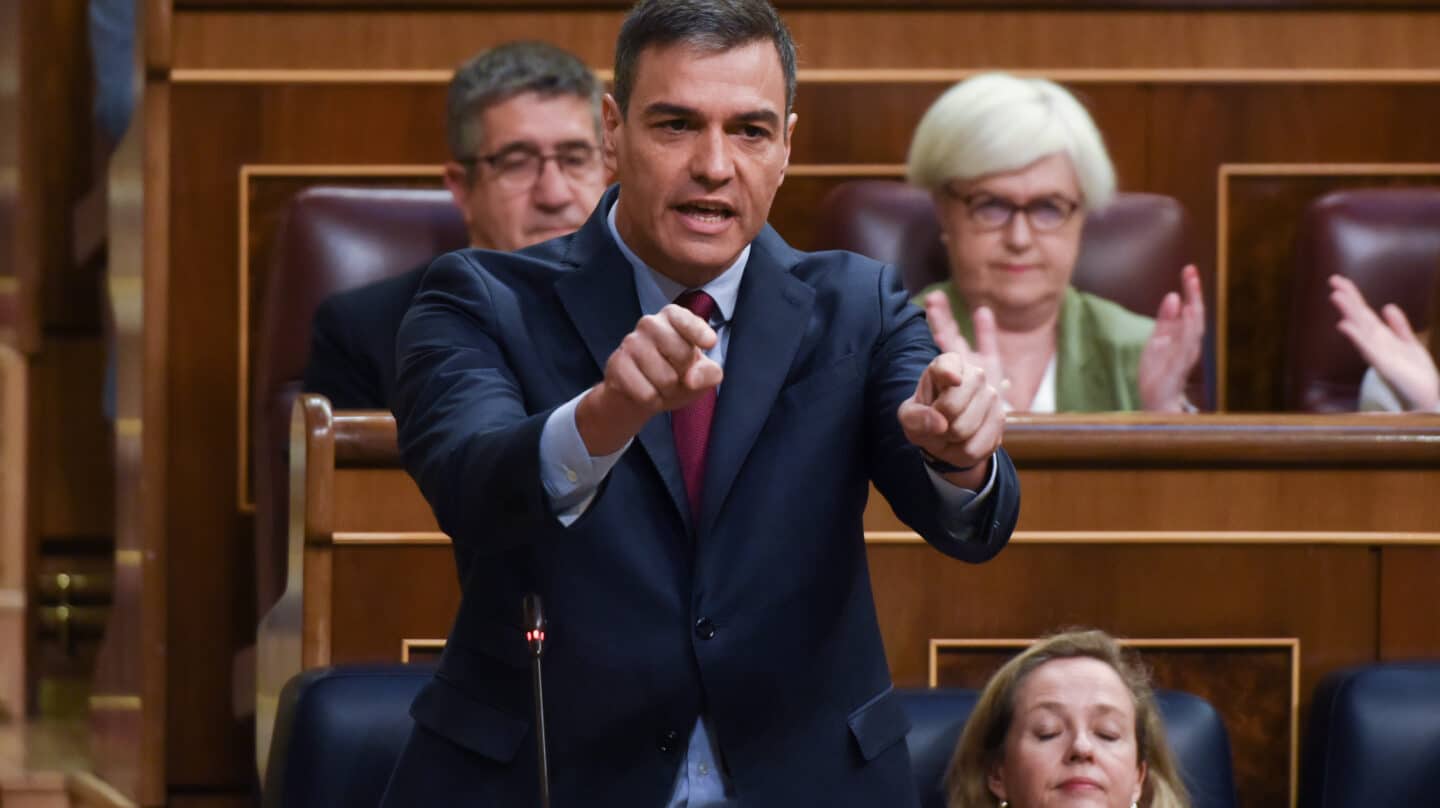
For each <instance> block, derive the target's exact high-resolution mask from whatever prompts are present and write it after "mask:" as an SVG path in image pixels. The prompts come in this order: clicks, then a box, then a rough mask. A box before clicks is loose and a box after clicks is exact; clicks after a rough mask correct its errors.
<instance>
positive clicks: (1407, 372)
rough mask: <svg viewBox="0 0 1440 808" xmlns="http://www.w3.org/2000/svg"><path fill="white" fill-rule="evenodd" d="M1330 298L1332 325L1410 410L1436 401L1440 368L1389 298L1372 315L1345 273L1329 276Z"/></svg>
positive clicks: (1439, 392)
mask: <svg viewBox="0 0 1440 808" xmlns="http://www.w3.org/2000/svg"><path fill="white" fill-rule="evenodd" d="M1330 302H1331V303H1334V304H1335V308H1337V309H1339V310H1340V322H1339V323H1338V324H1337V325H1336V326H1335V328H1336V329H1337V330H1338V331H1339V332H1340V333H1341V334H1344V335H1345V336H1346V337H1347V338H1349V340H1350V342H1351V343H1353V344H1354V345H1355V349H1356V350H1358V351H1359V352H1360V355H1361V356H1363V357H1365V361H1366V362H1368V363H1370V367H1372V368H1375V372H1376V373H1379V374H1380V377H1381V378H1383V379H1384V380H1385V383H1386V384H1388V385H1390V389H1391V390H1394V391H1395V394H1396V395H1398V396H1399V397H1400V400H1401V401H1402V402H1404V404H1405V408H1406V409H1410V410H1434V409H1435V408H1436V406H1437V405H1440V372H1437V371H1436V369H1435V360H1434V359H1433V358H1431V356H1430V351H1429V350H1428V349H1427V348H1426V347H1425V343H1423V342H1421V341H1420V338H1419V337H1417V336H1416V335H1415V330H1414V329H1413V328H1411V327H1410V321H1409V320H1408V319H1406V317H1405V312H1403V311H1401V310H1400V307H1399V306H1397V305H1395V304H1394V303H1388V304H1386V305H1385V306H1384V307H1383V308H1382V309H1381V310H1380V314H1379V315H1377V314H1376V313H1375V310H1374V309H1372V308H1370V305H1369V304H1368V303H1366V302H1365V296H1364V295H1362V294H1360V289H1359V288H1358V287H1356V286H1355V284H1354V282H1352V281H1351V280H1350V279H1349V278H1345V277H1341V276H1339V275H1331V276H1330Z"/></svg>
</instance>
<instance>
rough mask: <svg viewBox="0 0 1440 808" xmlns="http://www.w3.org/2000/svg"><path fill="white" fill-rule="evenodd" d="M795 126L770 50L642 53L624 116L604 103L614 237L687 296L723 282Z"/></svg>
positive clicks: (760, 213) (776, 183)
mask: <svg viewBox="0 0 1440 808" xmlns="http://www.w3.org/2000/svg"><path fill="white" fill-rule="evenodd" d="M794 128H795V116H794V115H791V116H789V119H788V120H787V119H786V118H785V74H784V71H783V70H782V69H781V66H780V56H779V54H778V53H777V52H776V50H775V45H774V44H773V43H771V42H770V41H768V40H757V41H755V42H751V43H749V44H746V45H741V46H739V47H736V48H732V49H730V50H726V51H706V50H701V49H697V48H695V47H693V46H690V45H687V44H683V43H682V44H675V45H666V46H660V47H652V48H647V49H646V50H644V51H642V52H641V54H640V58H639V59H638V61H637V63H636V70H635V85H634V89H633V90H632V92H631V94H630V104H629V109H628V110H627V112H626V113H625V114H624V115H622V114H621V113H620V108H619V106H618V105H617V104H616V103H615V99H614V98H613V97H611V96H608V95H607V96H606V97H605V133H606V156H607V158H608V159H609V160H611V161H612V162H613V167H614V170H615V174H616V178H617V179H618V180H619V181H620V203H619V210H618V211H617V212H616V227H617V228H618V229H619V231H620V236H621V238H623V239H624V240H625V243H626V244H627V245H629V247H630V248H631V249H633V250H634V251H635V253H636V254H637V255H639V256H640V258H641V259H643V260H644V261H645V263H647V264H649V265H650V266H651V267H653V268H654V269H655V270H656V271H658V272H661V273H662V274H664V275H666V276H668V277H670V278H672V279H674V280H675V281H677V282H679V283H683V284H685V285H686V286H690V287H697V286H701V285H703V284H704V283H706V282H707V281H709V280H711V279H712V278H714V277H715V276H717V275H719V274H720V273H721V272H723V271H725V269H726V268H728V267H729V266H730V265H731V264H732V263H734V261H735V259H736V257H737V256H739V254H740V251H741V250H743V249H744V248H745V245H747V244H749V243H750V242H751V241H752V240H754V238H755V236H756V235H757V234H758V233H759V232H760V229H761V228H762V227H764V225H765V220H766V217H768V216H769V215H770V204H771V202H773V201H774V199H775V191H776V190H777V189H778V188H779V187H780V183H781V182H782V181H783V180H784V179H785V167H786V166H787V165H788V164H789V162H790V135H791V133H792V132H793V130H794Z"/></svg>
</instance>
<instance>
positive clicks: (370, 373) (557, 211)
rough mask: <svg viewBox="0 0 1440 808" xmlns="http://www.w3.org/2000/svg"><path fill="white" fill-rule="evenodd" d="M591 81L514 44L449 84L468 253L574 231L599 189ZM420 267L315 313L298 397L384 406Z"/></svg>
mask: <svg viewBox="0 0 1440 808" xmlns="http://www.w3.org/2000/svg"><path fill="white" fill-rule="evenodd" d="M600 95H601V86H600V82H599V81H598V80H597V79H596V78H595V75H594V74H593V73H592V72H590V69H589V68H587V67H586V66H585V65H584V63H582V62H581V61H580V60H579V59H578V58H576V57H575V56H574V55H573V54H571V53H569V52H568V51H565V50H562V49H560V48H557V47H555V46H553V45H548V44H545V43H542V42H512V43H508V44H505V45H500V46H498V47H495V48H492V49H490V50H487V51H483V52H481V53H480V54H477V55H476V56H475V57H474V58H472V59H470V60H469V61H468V62H466V63H465V64H463V65H461V66H460V67H459V69H457V70H456V71H455V76H454V78H452V79H451V81H450V90H449V98H448V101H447V110H446V136H447V140H448V142H449V147H450V154H451V160H450V161H449V162H447V163H446V164H445V187H446V188H447V189H448V190H449V191H450V194H451V196H452V197H453V198H454V200H455V206H456V207H457V208H459V210H460V213H461V215H462V216H463V217H464V219H465V229H466V231H467V232H468V234H469V238H470V246H472V247H477V248H481V249H488V250H501V251H505V252H511V251H514V250H519V249H522V248H524V247H528V246H530V245H532V244H538V243H540V242H542V241H547V240H549V239H552V238H556V237H558V236H563V235H566V234H568V233H571V232H573V231H574V230H575V229H577V228H578V227H579V226H580V225H581V224H582V223H584V221H585V217H587V216H589V215H590V211H591V210H592V209H593V208H594V207H595V203H596V202H597V201H598V200H599V199H600V195H601V194H602V193H603V192H604V191H605V178H606V172H605V167H604V163H603V160H602V159H601V154H600V145H599V144H600ZM424 272H425V267H424V266H421V267H418V268H415V269H413V270H411V271H409V272H406V273H405V274H403V275H399V276H397V277H394V278H390V279H388V280H384V281H380V282H379V283H375V284H371V285H369V286H365V287H362V288H360V289H355V290H350V291H346V292H341V293H339V294H336V295H332V296H331V297H330V298H329V299H327V300H326V301H325V302H324V303H322V304H321V306H320V307H319V309H318V310H317V311H316V312H315V321H314V325H313V327H312V334H311V346H310V360H309V364H308V365H307V366H306V369H305V380H304V390H305V391H306V392H313V393H321V394H323V395H325V396H327V397H328V398H329V399H330V403H331V404H332V405H333V406H334V407H335V408H336V409H388V408H389V407H390V403H391V394H392V391H393V389H394V384H395V332H396V331H398V330H399V327H400V320H401V319H402V318H403V317H404V316H405V310H406V309H407V308H408V307H409V305H410V299H411V298H412V297H414V296H415V290H416V289H417V288H418V287H419V285H420V278H421V276H422V275H424Z"/></svg>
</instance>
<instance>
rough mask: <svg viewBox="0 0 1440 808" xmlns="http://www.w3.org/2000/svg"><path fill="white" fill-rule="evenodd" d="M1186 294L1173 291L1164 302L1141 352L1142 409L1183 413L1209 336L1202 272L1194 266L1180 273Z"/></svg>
mask: <svg viewBox="0 0 1440 808" xmlns="http://www.w3.org/2000/svg"><path fill="white" fill-rule="evenodd" d="M1180 288H1181V291H1182V293H1183V295H1184V300H1183V302H1182V300H1181V295H1179V294H1176V293H1175V292H1170V293H1169V294H1167V295H1165V299H1164V300H1162V301H1160V311H1159V312H1157V313H1156V315H1155V331H1154V332H1153V333H1151V335H1150V339H1149V340H1147V341H1146V343H1145V348H1144V350H1142V351H1141V353H1140V366H1139V368H1138V371H1137V375H1138V376H1139V387H1140V406H1141V408H1143V409H1145V410H1149V411H1152V412H1183V411H1184V410H1185V382H1186V380H1188V379H1189V378H1190V371H1191V370H1193V369H1194V368H1195V363H1196V362H1198V361H1200V345H1201V341H1202V340H1203V339H1204V337H1205V298H1204V295H1202V294H1201V292H1200V273H1199V271H1197V270H1196V269H1195V265H1194V264H1191V265H1189V266H1187V267H1185V269H1183V270H1181V272H1180Z"/></svg>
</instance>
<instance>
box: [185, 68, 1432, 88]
mask: <svg viewBox="0 0 1440 808" xmlns="http://www.w3.org/2000/svg"><path fill="white" fill-rule="evenodd" d="M989 69H990V68H979V67H976V68H874V69H870V68H816V69H811V70H805V69H802V70H800V71H799V75H798V79H799V81H800V83H801V84H930V83H934V84H953V83H955V82H958V81H962V80H964V79H966V78H968V77H970V76H973V75H975V74H977V73H984V72H986V71H987V70H989ZM1010 72H1012V73H1014V74H1015V75H1017V76H1039V77H1042V78H1048V79H1052V80H1054V81H1059V82H1066V83H1074V84H1430V83H1436V82H1440V69H1433V68H1379V69H1356V70H1348V69H1343V68H1342V69H1335V68H1064V67H1059V68H1054V69H1044V68H1021V69H1016V70H1012V71H1010ZM595 73H596V75H597V76H599V77H600V80H601V81H603V82H606V83H608V82H610V81H611V79H612V78H613V76H614V71H613V70H611V69H609V68H601V69H597V70H595ZM169 75H170V81H171V83H173V84H448V83H449V82H450V79H451V77H452V75H453V74H452V72H451V71H449V70H431V69H409V70H406V69H399V70H373V69H365V70H348V69H343V68H341V69H324V68H317V69H304V68H274V69H267V68H179V69H175V70H171V71H170V74H169Z"/></svg>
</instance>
